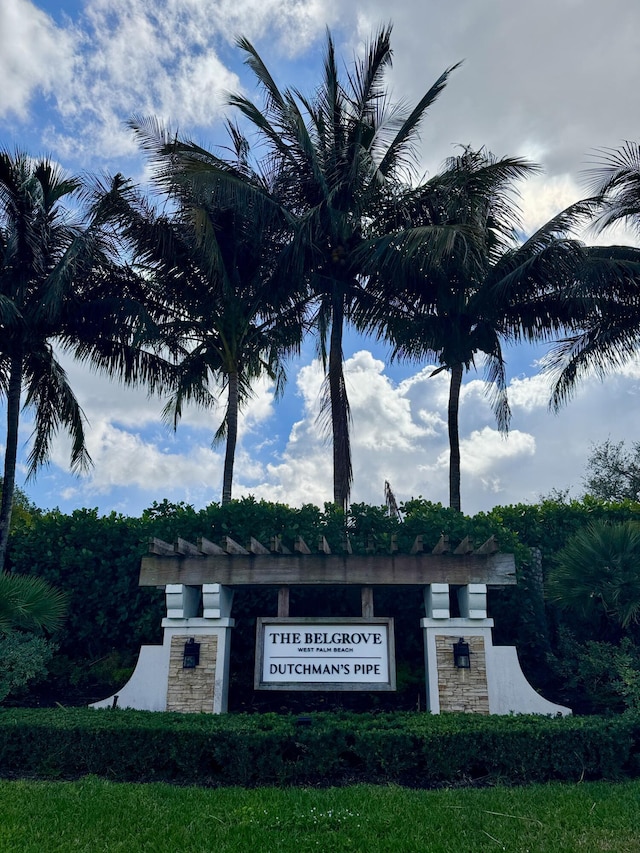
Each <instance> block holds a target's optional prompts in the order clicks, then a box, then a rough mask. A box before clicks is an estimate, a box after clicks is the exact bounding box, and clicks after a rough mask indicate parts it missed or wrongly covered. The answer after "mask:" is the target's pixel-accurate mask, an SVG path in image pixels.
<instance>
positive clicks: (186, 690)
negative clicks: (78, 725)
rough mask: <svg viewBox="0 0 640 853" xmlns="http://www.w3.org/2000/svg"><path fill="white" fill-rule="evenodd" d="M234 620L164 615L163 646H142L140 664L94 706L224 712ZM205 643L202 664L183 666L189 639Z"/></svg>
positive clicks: (227, 693)
mask: <svg viewBox="0 0 640 853" xmlns="http://www.w3.org/2000/svg"><path fill="white" fill-rule="evenodd" d="M234 624H235V622H234V620H233V619H229V618H221V619H205V618H191V619H171V618H167V619H163V621H162V626H163V628H164V641H163V644H162V645H161V646H142V648H141V649H140V657H139V658H138V663H137V665H136V668H135V670H134V672H133V674H132V676H131V678H130V679H129V681H128V682H127V683H126V684H125V685H124V687H123V688H122V689H121V690H119V691H118V693H116V694H114V695H113V696H110V697H109V698H108V699H103V700H102V701H101V702H94V703H93V704H92V705H91V706H90V707H92V708H111V707H113V706H114V700H115V704H116V705H117V707H118V708H137V709H138V710H141V711H181V712H185V713H187V712H189V713H191V712H193V713H201V712H204V713H209V714H221V713H224V712H225V711H226V710H227V702H228V695H229V653H230V639H231V628H233V626H234ZM190 638H193V639H194V640H195V642H196V643H200V663H199V665H198V666H197V667H196V668H195V669H183V667H182V658H183V653H184V646H185V643H186V642H187V640H189V639H190Z"/></svg>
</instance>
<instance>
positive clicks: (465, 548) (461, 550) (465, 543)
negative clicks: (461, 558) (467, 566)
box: [453, 536, 473, 554]
mask: <svg viewBox="0 0 640 853" xmlns="http://www.w3.org/2000/svg"><path fill="white" fill-rule="evenodd" d="M472 551H473V539H471V538H470V537H469V536H465V537H464V539H463V540H462V542H461V543H460V544H459V545H458V547H457V548H455V549H454V551H453V553H454V554H471V553H472Z"/></svg>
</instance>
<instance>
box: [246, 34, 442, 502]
mask: <svg viewBox="0 0 640 853" xmlns="http://www.w3.org/2000/svg"><path fill="white" fill-rule="evenodd" d="M390 36H391V29H390V27H387V28H384V29H381V30H380V31H379V32H377V33H376V34H375V35H374V37H373V39H372V41H371V43H370V44H369V45H368V46H367V48H366V50H365V53H364V56H363V58H362V59H357V60H355V62H354V64H353V67H352V69H351V70H350V71H349V72H348V73H347V75H346V79H341V77H340V75H339V73H338V67H337V61H336V55H335V47H334V42H333V39H332V38H331V35H328V36H327V45H326V51H325V58H324V74H323V78H322V81H321V83H320V85H319V87H318V89H317V90H316V92H315V94H314V95H313V96H311V97H308V96H306V95H304V94H303V93H301V92H300V91H299V90H298V89H296V88H287V89H284V90H281V89H279V88H278V86H277V85H276V83H275V81H274V79H273V77H272V75H271V74H270V72H269V71H268V69H267V67H266V65H265V64H264V62H263V61H262V59H261V58H260V56H259V55H258V53H257V51H256V50H255V48H254V47H253V45H252V44H251V43H250V42H249V41H247V40H246V39H241V40H240V41H239V43H238V44H239V46H240V48H241V49H242V50H243V51H244V53H245V55H246V60H245V61H246V64H247V65H248V67H249V68H250V69H251V70H252V71H253V73H254V75H255V78H256V80H257V82H258V84H259V86H260V88H261V90H262V92H263V93H264V105H263V107H262V108H260V107H259V106H257V105H256V104H255V103H254V102H253V101H251V100H250V99H249V98H247V97H245V96H243V95H233V96H232V97H231V98H230V104H231V105H232V106H234V107H236V108H237V109H238V110H239V111H240V113H241V114H242V116H243V117H244V119H245V120H248V122H249V123H250V124H251V125H252V126H253V129H254V130H255V132H256V134H257V136H258V140H259V143H260V145H261V146H262V148H263V150H264V151H265V160H264V162H265V163H266V164H267V165H268V168H269V170H270V172H271V175H272V187H273V192H274V194H275V195H276V196H277V198H278V199H279V200H280V202H281V204H282V205H283V207H285V208H286V209H287V210H288V211H289V213H290V215H291V222H290V226H291V237H290V240H289V242H288V243H287V245H286V247H285V249H284V251H283V252H282V254H281V257H280V263H279V267H278V270H277V271H276V272H278V271H279V273H280V275H281V276H282V277H283V278H285V279H287V280H289V281H290V282H291V281H293V282H304V283H306V284H307V285H308V287H309V289H310V291H311V294H312V295H313V297H314V299H315V315H314V323H315V328H316V331H317V339H318V350H319V354H320V356H321V358H322V362H323V364H324V367H325V371H326V381H325V389H324V403H323V413H324V415H325V417H326V420H327V423H328V425H329V426H330V429H331V435H332V441H333V479H334V501H335V503H336V505H338V506H340V507H345V506H346V503H347V501H348V497H349V492H350V487H351V480H352V465H351V447H350V435H349V401H348V395H347V388H346V385H345V378H344V373H343V354H342V340H343V330H344V325H345V323H347V322H350V321H352V320H353V319H354V318H355V316H356V314H357V312H358V310H359V307H360V305H361V304H365V303H366V301H367V294H366V284H367V282H366V278H365V277H364V276H363V274H362V269H361V267H360V265H359V263H358V260H357V250H358V247H359V246H360V245H361V244H362V243H363V241H365V239H366V238H367V235H368V234H369V233H376V229H377V228H378V227H379V225H380V223H381V222H382V216H381V214H382V211H383V210H384V209H387V208H389V207H390V206H392V205H393V202H394V198H395V195H396V193H397V191H398V187H399V186H400V185H403V184H404V182H405V181H407V180H409V179H410V178H411V177H413V166H414V165H415V162H416V161H417V141H418V131H419V127H420V123H421V121H422V119H423V117H424V116H425V114H426V112H427V110H428V108H429V107H430V106H431V105H432V104H433V103H434V101H435V100H436V99H437V97H438V95H439V94H440V92H441V91H442V89H443V88H444V86H445V84H446V82H447V78H448V76H449V74H450V73H451V70H452V69H449V70H447V71H445V72H444V73H443V74H442V75H441V76H440V77H439V79H438V80H437V81H436V82H435V83H434V85H433V86H432V87H431V88H430V89H429V90H428V91H427V92H426V94H425V95H424V96H423V97H422V98H421V99H420V100H419V101H418V103H417V104H416V105H415V107H414V108H413V109H411V110H408V109H405V108H404V106H403V105H400V104H389V103H388V98H387V92H386V89H385V85H384V77H385V73H386V71H387V70H388V69H389V67H390V65H391V59H392V51H391V45H390Z"/></svg>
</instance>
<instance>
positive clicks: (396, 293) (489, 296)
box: [366, 149, 592, 511]
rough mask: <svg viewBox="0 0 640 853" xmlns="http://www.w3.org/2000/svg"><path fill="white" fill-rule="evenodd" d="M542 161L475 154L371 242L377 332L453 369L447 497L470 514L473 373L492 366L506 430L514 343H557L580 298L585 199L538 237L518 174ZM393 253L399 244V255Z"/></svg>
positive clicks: (417, 195) (409, 353)
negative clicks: (463, 490)
mask: <svg viewBox="0 0 640 853" xmlns="http://www.w3.org/2000/svg"><path fill="white" fill-rule="evenodd" d="M538 169H539V167H538V166H536V165H535V164H532V163H530V162H528V161H526V160H523V159H520V158H503V159H496V158H495V157H494V156H493V155H491V154H489V153H488V152H486V151H485V150H484V149H481V150H480V151H472V150H470V149H465V150H464V151H463V153H462V154H461V155H459V156H456V157H453V158H451V159H450V160H449V161H448V162H447V165H446V168H445V170H444V171H443V173H442V174H440V175H437V176H435V177H434V178H433V179H431V180H430V181H428V182H427V183H426V184H425V185H424V186H422V187H419V188H417V189H416V190H411V191H409V192H408V193H407V195H406V198H405V200H404V208H403V211H402V215H403V216H404V217H405V219H406V220H407V221H408V223H409V224H410V225H411V227H407V225H406V224H405V223H403V222H399V223H397V229H398V230H397V232H396V233H395V234H391V235H389V236H386V237H383V238H381V239H379V240H377V241H372V242H371V244H370V246H369V247H367V250H366V251H367V253H368V264H369V267H370V269H371V271H372V273H373V271H374V270H377V280H376V288H377V289H378V291H379V297H380V298H379V300H378V305H380V306H382V305H384V306H386V308H385V313H384V314H382V315H381V314H380V313H379V311H376V310H374V311H372V312H371V313H370V316H369V318H368V324H369V327H370V328H374V329H375V328H377V329H378V331H379V334H381V335H383V336H386V337H387V339H389V340H390V341H391V342H392V344H393V346H394V356H395V357H398V358H409V359H412V360H415V359H419V360H423V359H426V358H433V359H436V361H437V362H438V364H439V366H438V367H437V368H436V370H434V371H433V374H432V375H436V374H438V373H440V372H441V371H444V370H446V371H448V372H449V373H450V375H451V380H450V387H449V404H448V432H449V446H450V465H449V503H450V506H451V507H452V508H453V509H456V510H458V511H460V509H461V500H460V441H459V429H458V413H459V404H460V390H461V385H462V379H463V375H464V373H465V371H468V370H470V369H471V368H473V367H475V365H476V358H477V357H478V356H481V357H482V359H483V361H484V367H485V375H486V378H487V381H488V382H489V385H490V388H491V403H492V408H493V411H494V414H495V416H496V420H497V423H498V428H499V429H500V431H502V432H503V433H506V432H507V431H508V427H509V421H510V414H511V413H510V409H509V402H508V398H507V379H506V365H505V361H504V357H503V353H502V345H503V343H504V342H507V341H509V342H518V341H538V340H544V339H547V340H548V339H549V338H550V337H551V336H553V335H554V334H557V333H558V332H559V331H560V330H562V329H564V328H566V327H567V326H570V325H571V323H572V322H573V318H574V317H575V316H576V305H575V303H574V302H573V301H572V299H571V294H572V292H573V286H574V282H575V280H576V278H577V277H578V276H579V270H580V269H581V265H582V264H583V263H584V257H583V252H582V249H581V246H580V244H578V243H577V242H576V241H574V240H572V239H569V237H568V236H567V235H568V232H569V230H570V228H571V227H572V226H574V225H576V224H577V223H579V222H580V221H582V220H583V219H584V218H585V217H586V216H588V215H589V213H590V211H591V209H592V203H591V202H589V201H585V202H582V203H579V204H577V205H574V206H573V207H571V208H569V209H567V210H566V211H563V212H562V213H561V214H559V216H557V217H555V218H554V219H552V220H551V221H550V222H548V223H546V224H545V225H544V226H543V227H542V228H540V229H539V230H538V231H537V232H536V233H535V234H533V235H532V236H531V237H530V238H529V239H528V240H526V241H524V242H521V240H520V235H521V233H522V229H521V224H520V217H519V207H518V194H517V191H516V185H517V181H519V180H520V179H522V178H525V177H527V176H529V175H531V174H535V173H536V172H537V171H538ZM392 250H395V251H392Z"/></svg>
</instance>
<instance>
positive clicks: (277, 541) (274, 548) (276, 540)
mask: <svg viewBox="0 0 640 853" xmlns="http://www.w3.org/2000/svg"><path fill="white" fill-rule="evenodd" d="M271 553H272V554H290V553H291V551H290V550H289V549H288V548H287V546H286V545H283V544H282V536H279V535H278V536H272V537H271Z"/></svg>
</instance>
